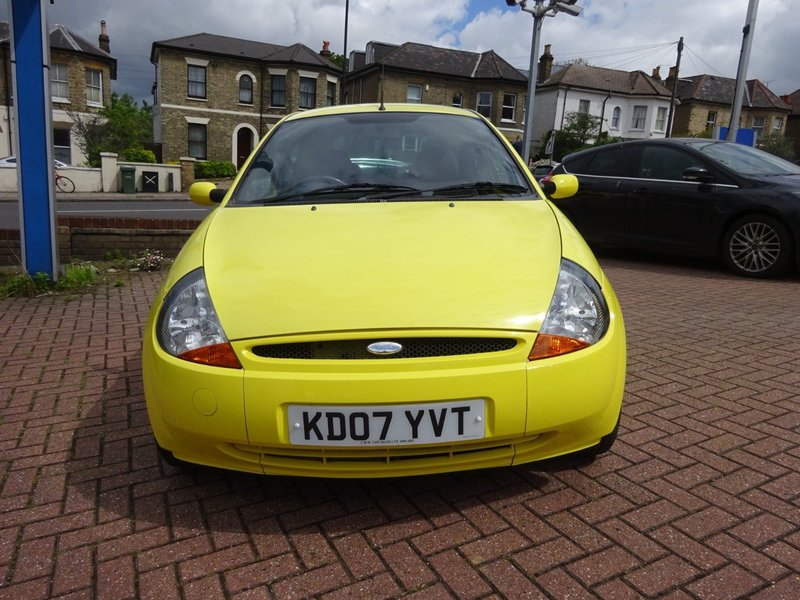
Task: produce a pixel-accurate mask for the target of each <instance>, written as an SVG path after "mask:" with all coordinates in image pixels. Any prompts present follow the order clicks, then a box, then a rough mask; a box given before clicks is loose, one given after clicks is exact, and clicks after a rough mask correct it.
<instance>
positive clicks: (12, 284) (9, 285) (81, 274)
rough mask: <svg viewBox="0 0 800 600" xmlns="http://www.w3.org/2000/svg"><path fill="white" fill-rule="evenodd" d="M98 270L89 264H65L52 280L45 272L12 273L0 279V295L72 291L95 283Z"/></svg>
mask: <svg viewBox="0 0 800 600" xmlns="http://www.w3.org/2000/svg"><path fill="white" fill-rule="evenodd" d="M97 275H98V270H97V267H95V266H94V265H91V264H86V265H81V264H77V265H67V268H66V270H65V271H64V274H63V275H62V276H61V277H60V278H59V279H58V281H53V280H52V279H50V277H49V276H48V275H47V274H46V273H34V275H33V276H30V275H28V274H27V273H14V274H11V275H7V276H5V277H4V278H3V279H0V297H3V298H8V297H12V296H13V297H20V296H27V297H32V296H41V295H43V294H50V293H54V292H73V291H77V290H84V289H87V288H90V287H92V286H93V285H94V284H95V283H97Z"/></svg>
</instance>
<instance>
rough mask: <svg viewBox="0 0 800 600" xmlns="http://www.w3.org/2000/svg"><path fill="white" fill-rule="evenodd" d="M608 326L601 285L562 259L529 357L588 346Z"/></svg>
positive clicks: (549, 354) (563, 352) (554, 354)
mask: <svg viewBox="0 0 800 600" xmlns="http://www.w3.org/2000/svg"><path fill="white" fill-rule="evenodd" d="M607 329H608V306H607V305H606V301H605V298H604V297H603V293H602V291H601V290H600V286H599V285H598V283H597V282H596V281H595V280H594V277H592V276H591V275H590V274H589V273H588V272H587V271H586V270H585V269H583V268H582V267H580V266H578V265H577V264H576V263H574V262H572V261H570V260H567V259H562V261H561V271H560V272H559V274H558V283H557V284H556V290H555V292H554V293H553V299H552V300H551V301H550V308H548V309H547V315H546V316H545V319H544V322H543V323H542V328H541V329H540V330H539V335H537V336H536V342H534V344H533V349H532V350H531V353H530V354H529V355H528V358H529V359H530V360H537V359H540V358H548V357H550V356H558V355H560V354H566V353H568V352H574V351H575V350H580V349H582V348H586V347H587V346H591V345H592V344H594V343H595V342H597V341H598V340H599V339H600V338H602V337H603V335H604V334H605V332H606V330H607Z"/></svg>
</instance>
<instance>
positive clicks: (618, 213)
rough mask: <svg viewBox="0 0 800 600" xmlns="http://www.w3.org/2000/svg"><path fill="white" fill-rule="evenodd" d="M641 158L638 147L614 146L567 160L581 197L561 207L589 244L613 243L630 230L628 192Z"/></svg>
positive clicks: (565, 168)
mask: <svg viewBox="0 0 800 600" xmlns="http://www.w3.org/2000/svg"><path fill="white" fill-rule="evenodd" d="M638 157H639V150H638V148H637V147H636V146H635V145H629V144H611V145H609V146H606V147H602V148H598V149H596V150H592V151H588V152H582V153H579V154H577V155H574V156H573V157H567V158H565V159H564V163H563V166H564V170H565V171H566V172H567V173H572V174H574V175H576V176H577V177H578V193H577V194H576V195H575V196H573V197H572V198H566V199H564V200H560V201H559V204H558V206H559V207H560V208H561V209H562V211H563V212H564V213H565V214H566V215H567V216H568V217H569V218H570V220H571V221H572V222H573V223H574V224H575V226H576V227H577V228H578V231H580V232H581V234H582V235H583V237H584V238H586V240H587V241H588V242H590V243H591V242H596V243H614V242H615V241H617V240H618V239H620V237H623V238H624V237H625V235H626V232H627V231H629V230H630V228H631V224H630V223H629V221H628V219H629V217H630V210H629V207H628V203H629V202H630V197H629V190H630V185H631V178H632V177H633V176H634V175H635V173H636V170H637V168H638V163H639V158H638Z"/></svg>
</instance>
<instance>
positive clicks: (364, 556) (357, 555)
mask: <svg viewBox="0 0 800 600" xmlns="http://www.w3.org/2000/svg"><path fill="white" fill-rule="evenodd" d="M334 546H335V548H336V552H337V553H338V556H339V560H340V561H342V562H343V563H344V564H345V565H346V566H347V568H348V569H349V571H350V573H351V574H352V576H353V577H354V578H355V579H364V578H365V577H368V576H371V575H376V574H378V573H380V572H382V571H384V570H385V567H384V565H383V562H381V559H380V557H379V556H378V555H377V554H376V553H375V551H374V550H373V549H372V548H371V547H370V545H369V543H368V542H367V540H366V539H365V538H364V536H363V535H362V534H360V533H354V534H352V535H348V536H346V537H342V538H339V539H337V540H335V541H334Z"/></svg>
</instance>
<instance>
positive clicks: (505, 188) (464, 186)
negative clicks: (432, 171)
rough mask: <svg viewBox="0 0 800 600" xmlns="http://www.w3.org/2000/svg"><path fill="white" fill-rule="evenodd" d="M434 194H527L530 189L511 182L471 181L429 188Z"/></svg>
mask: <svg viewBox="0 0 800 600" xmlns="http://www.w3.org/2000/svg"><path fill="white" fill-rule="evenodd" d="M429 191H430V193H431V194H434V195H464V194H463V192H469V191H471V192H473V193H472V194H470V195H471V196H475V195H485V194H528V193H530V190H529V189H528V188H526V187H525V186H521V185H515V184H513V183H495V182H492V181H473V182H471V183H460V184H458V185H447V186H444V187H440V188H435V189H432V190H429Z"/></svg>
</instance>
